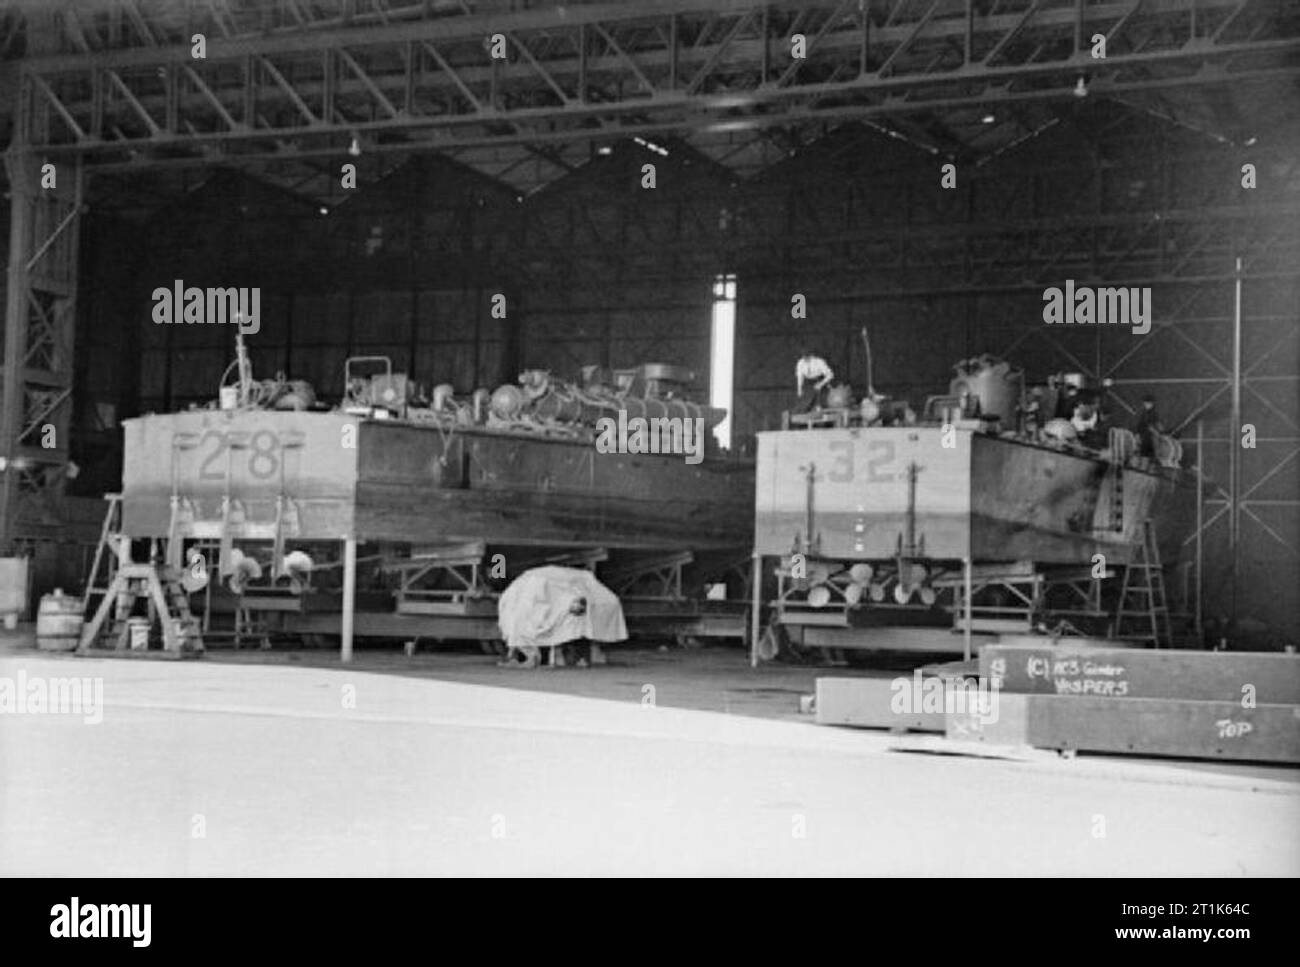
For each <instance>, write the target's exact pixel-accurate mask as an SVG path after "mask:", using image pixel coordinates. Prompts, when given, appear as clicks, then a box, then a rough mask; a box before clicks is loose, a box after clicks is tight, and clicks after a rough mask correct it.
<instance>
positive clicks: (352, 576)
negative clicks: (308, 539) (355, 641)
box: [339, 537, 357, 663]
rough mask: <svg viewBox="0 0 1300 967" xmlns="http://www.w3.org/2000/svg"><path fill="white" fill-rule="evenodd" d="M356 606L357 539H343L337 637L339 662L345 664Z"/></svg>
mask: <svg viewBox="0 0 1300 967" xmlns="http://www.w3.org/2000/svg"><path fill="white" fill-rule="evenodd" d="M356 606H357V539H356V538H355V537H345V538H344V539H343V623H342V626H341V628H340V634H339V637H340V638H341V639H342V650H341V652H340V654H339V660H340V661H342V662H344V663H346V662H350V661H351V660H352V620H353V617H354V616H355V614H356Z"/></svg>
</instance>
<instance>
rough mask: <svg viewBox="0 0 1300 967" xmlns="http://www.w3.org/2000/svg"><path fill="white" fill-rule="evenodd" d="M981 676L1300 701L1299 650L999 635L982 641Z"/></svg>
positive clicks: (1037, 685)
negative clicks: (1020, 639)
mask: <svg viewBox="0 0 1300 967" xmlns="http://www.w3.org/2000/svg"><path fill="white" fill-rule="evenodd" d="M980 677H981V679H984V680H988V681H993V680H996V681H999V682H1000V687H1001V690H1002V692H1004V693H1006V692H1010V693H1016V694H1032V695H1062V696H1071V697H1076V698H1112V699H1126V700H1127V699H1140V698H1166V699H1188V700H1197V701H1212V702H1227V703H1237V704H1240V703H1241V701H1242V699H1243V698H1245V697H1251V698H1252V699H1253V701H1254V702H1255V703H1256V704H1259V705H1296V704H1300V655H1286V654H1265V653H1259V652H1215V651H1182V650H1172V649H1146V648H1122V647H1116V648H1108V647H1094V646H1088V645H1078V644H1072V643H1067V642H1066V641H1064V640H1062V641H1061V642H1059V643H1058V644H1055V645H1053V644H1008V643H999V644H994V645H985V646H984V647H982V648H981V649H980ZM1248 686H1249V687H1248Z"/></svg>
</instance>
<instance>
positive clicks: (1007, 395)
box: [948, 356, 1025, 427]
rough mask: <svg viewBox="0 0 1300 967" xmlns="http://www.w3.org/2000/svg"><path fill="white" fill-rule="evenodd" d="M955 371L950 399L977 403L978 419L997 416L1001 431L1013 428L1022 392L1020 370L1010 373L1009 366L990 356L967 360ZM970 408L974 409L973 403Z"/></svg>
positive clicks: (1022, 381)
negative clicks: (951, 397) (1001, 427)
mask: <svg viewBox="0 0 1300 967" xmlns="http://www.w3.org/2000/svg"><path fill="white" fill-rule="evenodd" d="M955 369H956V371H957V376H956V378H954V379H953V381H952V383H950V384H949V389H948V392H949V394H950V395H952V396H956V397H958V398H961V397H963V396H965V397H967V398H969V399H970V400H972V401H975V400H978V401H979V410H978V412H979V415H980V416H996V417H997V418H998V419H1000V420H1001V421H1002V424H1003V426H1004V427H1010V426H1012V425H1013V424H1014V422H1015V418H1016V410H1017V408H1018V407H1019V406H1020V398H1021V396H1022V394H1023V393H1024V388H1025V374H1024V373H1023V372H1022V371H1021V370H1018V369H1012V368H1011V364H1010V363H1008V362H1004V361H1002V360H998V359H995V358H993V357H992V356H980V357H978V358H976V359H967V360H965V361H963V362H960V363H958V364H957V365H956V367H955ZM971 407H972V409H973V408H974V403H973V402H972V404H971Z"/></svg>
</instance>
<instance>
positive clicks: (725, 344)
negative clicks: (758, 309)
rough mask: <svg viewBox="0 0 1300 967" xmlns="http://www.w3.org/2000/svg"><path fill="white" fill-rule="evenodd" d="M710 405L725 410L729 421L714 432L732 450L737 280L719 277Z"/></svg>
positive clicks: (730, 277)
mask: <svg viewBox="0 0 1300 967" xmlns="http://www.w3.org/2000/svg"><path fill="white" fill-rule="evenodd" d="M709 359H710V373H709V405H710V406H715V407H718V408H719V409H725V410H726V411H727V418H726V419H725V420H723V421H722V422H721V423H719V424H718V425H717V426H716V427H714V428H713V435H714V436H715V437H717V438H718V446H720V447H722V448H723V449H725V450H730V449H731V428H732V426H733V425H734V424H733V423H732V422H731V411H732V408H733V406H732V404H733V403H734V400H733V399H732V392H733V390H734V388H735V382H736V277H735V276H734V275H719V276H718V277H717V279H716V280H715V281H714V283H713V338H712V341H711V344H710V348H709Z"/></svg>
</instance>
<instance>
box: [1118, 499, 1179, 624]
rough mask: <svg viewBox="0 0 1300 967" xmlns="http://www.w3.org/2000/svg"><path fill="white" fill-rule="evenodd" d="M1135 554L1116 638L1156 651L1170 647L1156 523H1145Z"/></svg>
mask: <svg viewBox="0 0 1300 967" xmlns="http://www.w3.org/2000/svg"><path fill="white" fill-rule="evenodd" d="M1136 551H1137V552H1136V554H1135V556H1134V560H1133V561H1132V562H1130V563H1129V565H1128V566H1127V567H1126V568H1125V569H1124V578H1123V582H1122V584H1121V586H1120V595H1119V607H1118V608H1117V610H1116V613H1115V630H1114V636H1115V637H1116V638H1123V639H1126V640H1129V641H1134V642H1141V643H1145V644H1148V645H1150V646H1151V647H1154V648H1168V647H1170V645H1171V644H1172V637H1173V635H1172V630H1171V628H1170V620H1169V602H1168V598H1167V596H1166V593H1165V578H1164V565H1163V564H1161V561H1160V547H1159V544H1158V542H1157V539H1156V529H1155V524H1154V523H1152V522H1151V521H1150V520H1145V521H1143V522H1142V533H1141V542H1140V543H1139V545H1138V546H1137V549H1136Z"/></svg>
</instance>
